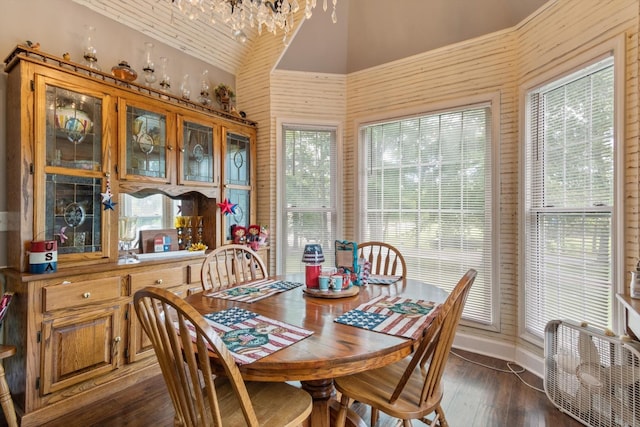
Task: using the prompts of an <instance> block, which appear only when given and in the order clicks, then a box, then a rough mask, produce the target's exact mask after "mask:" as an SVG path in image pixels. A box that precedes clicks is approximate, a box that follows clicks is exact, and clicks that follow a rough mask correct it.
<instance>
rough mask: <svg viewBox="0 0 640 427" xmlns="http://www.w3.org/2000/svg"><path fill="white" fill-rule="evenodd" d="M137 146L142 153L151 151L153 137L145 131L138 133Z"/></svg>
mask: <svg viewBox="0 0 640 427" xmlns="http://www.w3.org/2000/svg"><path fill="white" fill-rule="evenodd" d="M138 146H139V147H140V151H142V152H143V153H144V154H149V153H151V152H152V151H153V138H152V137H151V135H149V134H148V133H146V132H144V133H141V134H140V135H138Z"/></svg>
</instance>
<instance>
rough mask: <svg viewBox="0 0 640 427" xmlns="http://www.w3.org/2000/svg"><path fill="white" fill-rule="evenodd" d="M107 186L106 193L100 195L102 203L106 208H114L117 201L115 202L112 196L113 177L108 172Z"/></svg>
mask: <svg viewBox="0 0 640 427" xmlns="http://www.w3.org/2000/svg"><path fill="white" fill-rule="evenodd" d="M106 176H107V188H106V189H105V191H104V193H100V195H101V196H102V204H103V205H104V210H105V211H106V210H109V209H111V210H114V209H113V208H114V206H115V205H117V203H116V202H114V201H113V200H112V199H111V197H112V196H113V193H112V192H111V179H109V178H110V175H109V174H108V173H107V174H106Z"/></svg>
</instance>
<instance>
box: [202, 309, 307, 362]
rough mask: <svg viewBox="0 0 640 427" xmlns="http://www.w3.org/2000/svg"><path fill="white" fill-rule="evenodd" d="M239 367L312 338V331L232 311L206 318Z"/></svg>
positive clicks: (247, 312)
mask: <svg viewBox="0 0 640 427" xmlns="http://www.w3.org/2000/svg"><path fill="white" fill-rule="evenodd" d="M204 317H205V319H207V322H209V324H210V325H211V326H212V327H213V329H215V331H216V332H217V333H218V334H219V335H220V337H221V338H222V341H224V343H225V344H226V345H227V348H229V350H230V351H231V354H232V355H233V358H234V359H235V361H236V363H238V365H244V364H247V363H251V362H255V361H256V360H258V359H262V358H263V357H265V356H268V355H270V354H271V353H275V352H276V351H278V350H281V349H283V348H286V347H288V346H290V345H292V344H295V343H296V342H298V341H300V340H302V339H304V338H306V337H308V336H310V335H312V334H313V331H309V330H307V329H303V328H299V327H297V326H293V325H290V324H288V323H284V322H280V321H278V320H274V319H270V318H268V317H265V316H262V315H260V314H257V313H254V312H252V311H249V310H244V309H242V308H238V307H232V308H229V309H226V310H222V311H219V312H216V313H211V314H205V316H204Z"/></svg>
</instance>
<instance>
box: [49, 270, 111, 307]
mask: <svg viewBox="0 0 640 427" xmlns="http://www.w3.org/2000/svg"><path fill="white" fill-rule="evenodd" d="M119 296H120V277H107V278H104V279H96V280H84V281H82V282H75V283H74V282H68V283H61V284H59V285H53V286H45V287H44V288H42V299H43V304H42V307H43V310H44V311H52V310H60V309H63V308H71V307H78V306H81V305H86V304H95V303H99V302H104V301H107V300H111V299H114V298H118V297H119Z"/></svg>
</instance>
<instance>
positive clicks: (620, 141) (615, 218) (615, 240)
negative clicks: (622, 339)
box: [518, 36, 626, 347]
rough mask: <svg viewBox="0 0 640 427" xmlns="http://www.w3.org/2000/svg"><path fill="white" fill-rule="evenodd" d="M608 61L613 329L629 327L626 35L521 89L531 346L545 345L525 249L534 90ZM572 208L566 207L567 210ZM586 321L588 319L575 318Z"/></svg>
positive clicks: (525, 335)
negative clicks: (625, 305) (535, 328)
mask: <svg viewBox="0 0 640 427" xmlns="http://www.w3.org/2000/svg"><path fill="white" fill-rule="evenodd" d="M607 57H612V59H613V67H614V68H613V75H614V83H613V85H614V89H613V90H614V136H613V159H614V160H613V161H614V164H613V168H614V172H613V176H614V183H613V192H614V194H613V208H612V209H611V212H612V214H611V222H612V224H611V257H612V289H611V293H612V295H611V304H612V307H611V313H612V314H611V316H612V319H611V323H612V327H613V330H614V331H616V332H617V333H621V332H622V329H621V328H622V327H623V326H624V318H623V312H622V310H620V307H619V304H618V303H617V302H616V297H615V294H616V293H621V292H624V288H625V282H624V279H625V274H624V218H623V216H624V209H625V206H624V169H625V164H624V149H625V148H624V142H625V141H624V135H625V126H624V116H625V113H624V111H625V108H624V107H625V103H624V100H625V72H626V64H625V40H624V36H619V37H616V38H614V39H611V40H609V41H607V42H605V43H603V44H601V45H599V46H597V47H594V48H592V49H589V50H587V51H585V52H582V53H580V54H578V55H576V56H574V57H573V58H571V59H569V60H567V61H565V62H563V63H558V64H550V65H553V66H552V67H550V68H549V69H547V70H546V71H545V72H543V73H541V74H540V75H538V76H536V77H533V78H531V79H530V80H528V81H526V82H524V83H523V84H522V85H521V86H520V94H519V106H520V135H521V137H520V140H521V141H522V144H521V149H520V167H519V169H520V171H519V172H520V175H519V181H520V184H519V189H520V200H519V213H518V216H519V218H520V232H519V233H518V235H519V241H520V242H519V251H518V252H519V256H518V259H519V262H518V265H519V268H518V278H519V280H518V281H519V285H518V287H519V299H518V319H519V322H518V325H519V326H518V335H519V337H520V338H522V339H523V340H525V341H527V342H530V343H532V344H534V345H536V346H539V347H543V345H544V338H543V337H538V336H537V335H535V334H533V333H531V332H529V331H527V325H526V300H525V295H526V282H525V278H526V272H525V265H526V262H527V261H526V259H527V256H526V249H527V246H528V238H527V226H528V222H527V203H528V202H527V197H528V196H527V195H528V194H529V192H530V189H529V186H530V184H531V183H530V182H529V181H528V177H527V164H526V161H527V149H528V148H527V147H529V145H530V144H531V143H532V142H531V137H530V132H529V129H528V126H529V122H528V117H527V114H528V111H529V105H528V97H529V94H530V93H531V92H532V91H535V90H537V89H539V88H542V87H544V86H547V85H549V84H552V83H554V82H562V80H563V79H566V78H567V77H568V76H570V75H572V74H574V73H576V72H578V71H580V70H584V69H585V68H588V67H589V66H592V65H594V64H596V63H598V62H600V61H602V60H603V59H605V58H607ZM569 210H570V209H564V210H563V212H564V211H566V212H568V211H569ZM573 320H576V321H582V320H583V319H573Z"/></svg>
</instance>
